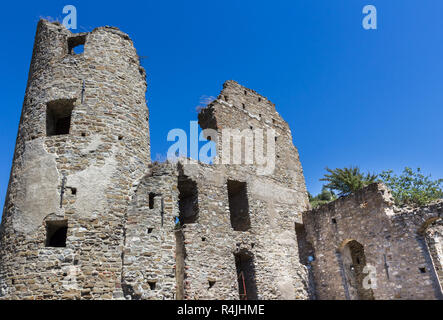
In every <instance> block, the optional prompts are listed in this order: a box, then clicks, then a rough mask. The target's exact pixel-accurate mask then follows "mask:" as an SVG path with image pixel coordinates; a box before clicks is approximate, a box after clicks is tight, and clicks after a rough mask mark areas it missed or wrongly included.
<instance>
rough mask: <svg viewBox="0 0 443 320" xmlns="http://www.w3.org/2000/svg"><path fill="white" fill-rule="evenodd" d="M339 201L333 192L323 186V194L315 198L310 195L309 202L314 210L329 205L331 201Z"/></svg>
mask: <svg viewBox="0 0 443 320" xmlns="http://www.w3.org/2000/svg"><path fill="white" fill-rule="evenodd" d="M336 199H337V196H336V195H335V194H334V192H332V191H331V190H328V189H327V188H326V187H325V186H323V189H322V191H321V193H319V194H318V195H317V196H315V197H313V196H312V195H311V194H310V193H309V202H310V203H311V206H312V208H314V209H315V208H318V207H319V206H321V205H323V204H326V203H329V202H331V201H334V200H336Z"/></svg>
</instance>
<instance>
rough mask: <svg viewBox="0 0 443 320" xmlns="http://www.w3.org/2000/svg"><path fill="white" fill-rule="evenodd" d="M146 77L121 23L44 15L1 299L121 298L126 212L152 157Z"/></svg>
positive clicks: (5, 238) (26, 107)
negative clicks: (74, 23)
mask: <svg viewBox="0 0 443 320" xmlns="http://www.w3.org/2000/svg"><path fill="white" fill-rule="evenodd" d="M82 48H83V52H81V51H80V50H79V49H82ZM145 76H146V74H145V71H144V69H143V68H142V67H141V66H140V63H139V58H138V55H137V52H136V50H135V48H134V46H133V43H132V41H131V39H130V38H129V36H128V35H127V34H125V33H123V32H121V31H119V30H118V29H117V28H112V27H101V28H97V29H95V30H93V31H92V32H90V33H80V34H73V33H71V32H70V31H68V30H66V29H65V28H64V27H63V26H62V25H61V24H59V23H50V22H47V21H45V20H41V21H40V22H39V24H38V27H37V33H36V37H35V44H34V52H33V57H32V62H31V68H30V72H29V79H28V84H27V89H26V95H25V99H24V104H23V110H22V116H21V120H20V126H19V130H18V135H17V142H16V150H15V154H14V160H13V166H12V171H11V177H10V181H9V187H8V193H7V196H6V201H5V207H4V212H3V221H2V226H1V229H0V299H88V298H90V299H92V298H93V299H100V298H102V299H110V298H122V290H121V270H122V253H123V252H122V250H123V247H124V223H125V215H126V210H127V208H128V203H129V200H130V195H131V188H132V186H133V184H134V183H135V182H136V181H138V180H139V179H141V177H142V176H143V175H144V173H145V171H146V168H147V167H148V165H149V163H150V146H149V125H148V117H149V116H148V109H147V106H146V100H145V92H146V80H145Z"/></svg>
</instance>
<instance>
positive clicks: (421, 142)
mask: <svg viewBox="0 0 443 320" xmlns="http://www.w3.org/2000/svg"><path fill="white" fill-rule="evenodd" d="M67 4H73V5H75V6H76V7H77V10H78V19H79V20H78V24H79V30H77V31H78V32H81V31H84V30H91V29H92V28H95V27H98V26H103V25H112V26H117V27H119V28H120V29H122V30H123V31H125V32H127V33H128V34H129V35H130V36H131V38H132V39H133V40H134V42H135V46H136V48H137V50H138V52H139V55H141V56H147V58H146V59H144V61H143V65H144V67H145V68H146V70H147V73H148V84H149V89H148V92H147V97H148V100H149V108H150V113H151V123H150V124H151V143H152V155H153V158H155V156H156V154H165V153H166V151H167V149H168V147H169V145H170V143H168V142H167V141H166V136H167V133H168V131H169V130H170V129H172V128H183V129H185V130H188V128H189V121H190V120H196V119H197V113H196V111H195V107H196V106H197V105H198V104H199V101H200V98H201V97H202V96H204V95H206V96H216V95H217V94H218V93H219V91H220V90H221V87H222V84H223V82H224V81H225V80H228V79H233V80H236V81H238V82H240V83H241V84H243V85H245V86H247V87H250V88H252V89H254V90H256V91H258V92H260V93H262V94H263V95H265V96H267V97H268V98H269V99H271V100H272V101H273V102H274V103H276V106H277V110H278V111H279V112H280V114H281V115H282V116H283V118H284V119H286V121H288V122H289V125H290V127H291V129H292V132H293V136H294V143H295V145H296V146H297V147H298V149H299V152H300V156H301V161H302V165H303V168H304V173H305V177H306V182H307V185H308V189H309V191H310V192H311V193H313V194H316V193H318V192H319V191H320V190H321V183H320V182H319V181H318V180H319V179H320V178H321V177H322V176H323V174H324V173H325V170H324V168H325V167H326V166H329V167H331V168H336V167H344V166H348V165H359V166H360V167H361V168H362V169H364V170H370V171H374V172H379V171H381V170H385V169H394V170H395V171H397V172H399V171H401V170H402V169H403V168H404V167H405V166H411V167H421V168H422V169H423V170H424V172H425V173H430V174H432V176H433V177H434V178H442V177H443V165H442V163H443V148H442V141H443V130H442V120H443V108H442V105H443V62H442V60H443V37H442V35H443V18H442V12H443V1H440V0H420V1H418V0H389V1H386V0H291V1H278V0H273V1H260V0H242V1H238V0H224V1H212V0H211V1H208V0H201V1H194V0H188V1H159V0H156V1H150V0H146V1H129V0H128V1H109V0H108V1H73V2H68V1H38V2H33V3H31V2H26V3H23V2H20V1H7V2H4V3H2V13H3V14H2V19H0V29H1V30H3V34H2V44H1V46H2V50H0V63H1V70H2V77H1V78H0V86H1V88H2V89H1V93H2V98H1V101H2V108H1V111H0V112H1V119H2V125H1V126H0V130H1V150H2V152H1V154H0V197H1V198H0V200H1V203H3V201H4V197H5V194H6V189H7V184H8V179H9V174H10V166H11V161H12V157H13V150H14V145H15V139H16V134H17V128H18V123H19V119H20V111H21V107H22V102H23V97H24V92H25V88H26V81H27V75H28V70H29V64H30V60H31V55H32V47H33V40H34V35H35V29H36V25H37V22H38V19H39V17H40V16H51V17H53V18H57V17H59V18H60V19H62V17H63V14H62V8H63V7H64V6H65V5H67ZM367 4H373V5H375V6H376V7H377V10H378V30H376V31H366V30H364V29H363V28H362V25H361V22H362V19H363V14H362V8H363V7H364V6H365V5H367Z"/></svg>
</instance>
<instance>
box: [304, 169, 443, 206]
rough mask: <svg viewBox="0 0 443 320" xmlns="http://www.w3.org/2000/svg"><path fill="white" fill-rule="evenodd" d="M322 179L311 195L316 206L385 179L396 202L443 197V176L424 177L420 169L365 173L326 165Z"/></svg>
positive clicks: (413, 203)
mask: <svg viewBox="0 0 443 320" xmlns="http://www.w3.org/2000/svg"><path fill="white" fill-rule="evenodd" d="M326 170H327V171H328V172H329V174H325V176H324V178H322V179H320V181H325V182H328V183H327V184H325V185H324V186H323V189H322V192H321V193H320V194H318V195H317V196H315V197H314V196H312V195H311V194H309V201H310V203H311V206H312V207H313V208H317V207H319V206H320V205H322V204H325V203H329V202H331V201H334V200H336V199H337V196H336V194H335V192H337V193H338V195H339V196H347V195H349V194H351V193H354V192H356V191H358V190H360V189H362V188H364V187H366V186H368V185H369V184H371V183H374V182H382V183H384V184H385V185H386V186H387V187H388V188H389V189H390V190H391V192H392V196H393V197H394V201H395V204H396V205H399V206H402V205H411V206H423V205H426V204H428V203H430V202H432V201H434V200H438V199H443V179H437V180H432V179H431V175H428V176H425V175H424V174H422V172H421V169H420V168H418V169H417V170H415V171H414V170H413V169H411V168H408V167H406V168H405V169H404V170H403V172H402V174H400V175H396V174H394V172H393V170H387V171H383V172H382V173H380V174H379V175H377V174H370V173H367V174H363V173H362V172H361V171H360V169H359V168H358V167H350V168H343V169H340V168H337V169H333V170H332V169H329V168H326Z"/></svg>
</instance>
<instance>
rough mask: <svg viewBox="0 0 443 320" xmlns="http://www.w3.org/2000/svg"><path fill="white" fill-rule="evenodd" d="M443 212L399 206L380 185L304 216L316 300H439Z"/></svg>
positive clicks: (442, 204) (441, 208) (439, 206)
mask: <svg viewBox="0 0 443 320" xmlns="http://www.w3.org/2000/svg"><path fill="white" fill-rule="evenodd" d="M442 214H443V202H438V203H436V204H433V205H430V206H427V207H423V208H420V209H412V208H409V209H407V208H403V209H401V208H397V207H395V206H394V202H393V199H392V197H391V194H390V192H389V190H388V189H387V188H386V187H385V186H383V185H381V184H373V185H370V186H368V187H367V188H365V189H363V190H361V191H359V192H357V193H355V194H353V195H350V196H348V197H343V198H340V199H338V200H336V201H334V202H332V203H330V204H327V205H324V206H321V207H320V208H318V209H316V210H312V211H309V212H306V213H304V215H303V222H304V225H305V226H306V230H307V234H308V241H309V242H310V243H311V244H312V246H313V248H314V251H315V253H314V255H315V260H314V261H313V262H312V265H313V270H314V278H315V285H316V294H317V297H318V298H319V299H441V298H442V292H441V283H440V282H439V280H438V276H437V273H438V272H440V274H441V261H442V255H441V224H440V222H439V221H441V216H442ZM428 226H429V227H428ZM426 238H428V241H427V239H426ZM430 238H432V239H433V241H430V240H429V239H430ZM429 246H430V247H431V248H432V250H430V249H429V248H428V247H429ZM366 265H370V266H373V267H375V270H376V286H377V287H376V288H372V289H369V290H367V289H365V288H364V287H363V281H364V278H365V277H366V276H368V275H369V273H367V272H366V273H365V272H364V270H363V268H364V267H365V266H366ZM366 271H368V270H366Z"/></svg>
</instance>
